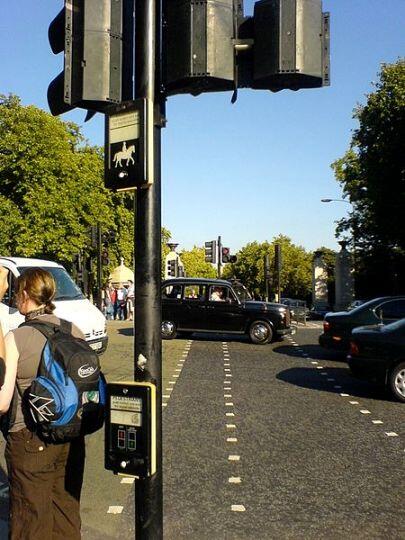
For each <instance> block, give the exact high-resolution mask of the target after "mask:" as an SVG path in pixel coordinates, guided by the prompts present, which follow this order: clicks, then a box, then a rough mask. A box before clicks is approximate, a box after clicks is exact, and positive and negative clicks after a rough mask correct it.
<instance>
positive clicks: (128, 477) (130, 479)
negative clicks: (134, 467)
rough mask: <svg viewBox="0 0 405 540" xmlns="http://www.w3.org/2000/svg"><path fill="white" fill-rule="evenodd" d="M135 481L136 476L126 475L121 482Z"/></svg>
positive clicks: (130, 482) (129, 482) (131, 482)
mask: <svg viewBox="0 0 405 540" xmlns="http://www.w3.org/2000/svg"><path fill="white" fill-rule="evenodd" d="M134 482H135V478H134V477H133V476H124V478H123V479H122V480H121V484H133V483H134Z"/></svg>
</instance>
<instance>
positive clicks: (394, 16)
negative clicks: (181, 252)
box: [0, 0, 405, 251]
mask: <svg viewBox="0 0 405 540" xmlns="http://www.w3.org/2000/svg"><path fill="white" fill-rule="evenodd" d="M253 4H254V2H253V0H245V11H246V12H247V13H248V14H250V13H251V12H252V10H253ZM62 6H63V2H62V1H59V0H36V1H32V0H14V1H13V2H11V1H6V0H2V1H1V2H0V93H6V94H7V93H10V92H11V93H15V94H17V95H19V96H20V97H21V99H22V102H23V103H24V104H35V105H37V106H38V107H41V108H43V109H45V110H48V107H47V101H46V92H47V87H48V84H49V82H50V81H51V80H52V79H53V78H54V77H55V76H56V75H57V74H58V73H59V72H60V71H61V69H62V57H61V55H57V56H55V55H53V54H52V52H51V50H50V48H49V44H48V37H47V34H48V26H49V23H50V22H51V20H52V19H53V18H54V16H55V15H56V14H57V13H58V11H59V9H60V8H61V7H62ZM323 7H324V11H330V12H331V21H332V25H331V27H332V28H331V51H332V54H331V56H332V58H331V64H332V71H331V73H332V86H331V87H330V88H322V89H315V90H301V91H299V92H291V91H283V92H280V93H277V94H272V93H270V92H265V91H253V90H243V91H240V92H239V99H238V101H237V103H236V104H235V105H231V103H230V98H231V94H230V93H228V92H226V93H217V94H211V95H209V94H205V95H201V96H199V97H197V98H193V97H191V96H175V97H171V98H170V99H169V101H168V107H167V118H168V124H167V128H166V129H165V130H164V132H163V176H162V194H163V199H162V206H163V216H162V223H163V225H164V226H166V227H167V228H168V229H169V230H170V231H171V233H172V237H173V240H175V241H177V242H179V243H180V248H182V247H183V248H191V247H192V246H193V245H194V244H196V245H203V243H204V241H206V240H211V239H215V238H216V237H217V236H218V235H221V236H222V240H223V244H224V245H228V246H230V247H231V249H232V250H233V251H237V250H238V249H239V248H240V247H242V246H243V245H245V244H246V243H247V242H250V241H254V240H257V241H264V240H266V239H268V240H270V239H272V238H273V237H274V236H276V235H278V234H279V233H282V234H285V235H287V236H289V237H290V238H291V239H292V241H293V242H294V243H296V244H299V245H302V246H304V247H305V248H306V249H309V250H313V249H316V248H317V247H320V246H321V245H325V246H328V247H331V248H333V249H336V248H337V247H338V246H337V243H336V240H335V238H334V230H335V224H334V221H336V220H337V219H339V218H340V217H342V216H344V215H345V213H346V212H347V210H349V209H350V207H349V206H348V205H346V204H344V203H339V202H337V203H329V204H322V203H321V202H320V199H321V198H322V197H330V198H337V199H338V198H340V197H341V191H340V189H339V186H338V184H337V183H336V181H335V179H334V176H333V172H332V170H331V168H330V164H331V163H332V162H333V161H334V160H335V159H337V158H339V157H340V156H342V154H343V153H344V152H345V150H346V149H347V148H348V144H349V141H350V138H351V133H352V130H353V129H354V128H355V127H356V123H355V121H354V120H353V119H352V111H353V108H354V107H355V105H356V104H358V103H364V101H365V96H366V94H367V93H368V92H370V91H372V88H373V86H372V82H373V81H376V80H377V73H378V71H379V67H380V64H381V63H383V62H392V61H395V60H396V59H397V58H398V57H399V56H401V55H402V56H403V55H404V54H405V32H404V22H405V0H336V1H333V0H324V6H323ZM64 118H65V119H66V120H73V121H75V122H77V123H78V124H80V125H82V126H83V133H84V135H85V136H86V137H87V138H88V139H89V141H90V142H91V143H93V144H98V145H102V144H103V137H104V127H103V124H104V120H103V116H102V115H97V116H96V117H95V118H94V119H93V120H92V121H91V122H89V123H88V124H85V125H83V120H84V112H83V111H80V110H77V111H74V112H71V113H69V114H67V115H65V116H64Z"/></svg>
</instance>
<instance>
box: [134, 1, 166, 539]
mask: <svg viewBox="0 0 405 540" xmlns="http://www.w3.org/2000/svg"><path fill="white" fill-rule="evenodd" d="M161 17H162V13H161V0H136V30H135V39H136V42H135V55H136V56H135V70H136V73H135V98H147V99H149V100H150V102H151V103H153V105H154V113H155V114H154V117H155V125H154V133H153V136H154V145H153V152H154V162H153V173H154V182H153V184H152V185H151V186H150V187H149V188H145V189H139V188H138V190H137V194H136V208H135V261H136V264H135V298H136V301H135V327H134V335H135V368H134V370H135V373H134V376H135V380H136V381H147V382H152V383H154V384H155V385H156V391H157V406H156V458H157V472H156V473H155V474H154V475H153V476H152V477H148V478H145V479H139V480H136V482H135V537H136V539H137V540H141V539H142V540H143V539H148V540H152V539H153V540H155V539H156V540H159V539H160V538H163V485H162V405H161V402H162V397H161V396H162V341H161V330H160V326H161V285H160V282H161V117H162V114H161V113H162V111H163V107H164V101H163V99H160V98H159V97H158V92H159V89H160V72H161V54H160V46H161V38H160V32H161V27H162V25H161ZM155 84H156V87H155Z"/></svg>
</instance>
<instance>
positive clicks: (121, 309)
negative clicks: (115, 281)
mask: <svg viewBox="0 0 405 540" xmlns="http://www.w3.org/2000/svg"><path fill="white" fill-rule="evenodd" d="M117 305H118V318H119V320H120V321H125V319H126V311H127V290H126V288H125V287H124V286H123V284H122V283H120V284H119V285H118V289H117Z"/></svg>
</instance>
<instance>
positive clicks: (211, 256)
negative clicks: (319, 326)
mask: <svg viewBox="0 0 405 540" xmlns="http://www.w3.org/2000/svg"><path fill="white" fill-rule="evenodd" d="M205 262H209V263H213V264H216V262H217V242H216V240H211V242H205Z"/></svg>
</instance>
